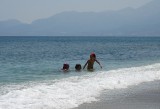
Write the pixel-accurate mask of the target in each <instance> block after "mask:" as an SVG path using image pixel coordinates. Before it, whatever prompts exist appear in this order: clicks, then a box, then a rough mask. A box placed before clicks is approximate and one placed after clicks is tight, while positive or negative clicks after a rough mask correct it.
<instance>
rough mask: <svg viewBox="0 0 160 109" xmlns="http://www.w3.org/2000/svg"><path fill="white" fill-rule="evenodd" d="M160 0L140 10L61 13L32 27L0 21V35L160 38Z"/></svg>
mask: <svg viewBox="0 0 160 109" xmlns="http://www.w3.org/2000/svg"><path fill="white" fill-rule="evenodd" d="M159 5H160V0H153V1H151V2H149V3H148V4H146V5H144V6H142V7H140V8H136V9H133V8H124V9H122V10H118V11H106V12H76V11H70V12H62V13H59V14H56V15H54V16H51V17H49V18H46V19H38V20H35V21H33V22H32V23H31V24H24V23H21V22H20V21H18V20H8V21H0V36H160V20H159V19H160V6H159Z"/></svg>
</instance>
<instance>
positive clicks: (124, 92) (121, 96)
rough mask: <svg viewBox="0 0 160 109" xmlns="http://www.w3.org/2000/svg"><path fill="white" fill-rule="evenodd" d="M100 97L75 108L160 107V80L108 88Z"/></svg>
mask: <svg viewBox="0 0 160 109" xmlns="http://www.w3.org/2000/svg"><path fill="white" fill-rule="evenodd" d="M98 99H99V101H97V102H92V103H86V104H82V105H80V106H79V107H77V108H74V109H160V81H154V82H146V83H142V84H139V85H136V86H130V87H128V88H126V89H115V90H106V91H104V92H103V94H102V95H101V96H100V97H99V98H98Z"/></svg>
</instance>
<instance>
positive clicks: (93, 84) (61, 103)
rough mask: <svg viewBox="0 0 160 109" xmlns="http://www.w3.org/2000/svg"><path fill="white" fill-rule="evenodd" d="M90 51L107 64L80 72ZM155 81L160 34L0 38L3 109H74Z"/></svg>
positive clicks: (159, 69)
mask: <svg viewBox="0 0 160 109" xmlns="http://www.w3.org/2000/svg"><path fill="white" fill-rule="evenodd" d="M91 52H95V54H96V56H97V60H98V61H99V62H100V63H101V64H102V66H103V68H102V69H101V68H100V67H99V65H98V64H97V63H95V65H94V68H95V71H94V72H87V70H86V69H85V70H82V71H81V72H76V71H75V68H74V67H75V65H76V64H81V65H82V66H83V65H84V64H85V62H86V61H87V60H88V59H89V55H90V53H91ZM64 63H68V64H69V65H70V71H69V72H63V71H61V68H62V67H63V64H64ZM154 80H160V37H100V36H97V37H69V36H68V37H47V36H46V37H38V36H37V37H0V109H70V108H74V107H77V106H79V105H80V104H83V103H89V102H92V101H97V100H98V99H97V97H99V96H100V94H101V93H102V92H103V91H105V90H114V89H119V88H127V87H128V86H132V85H137V84H140V83H142V82H149V81H154Z"/></svg>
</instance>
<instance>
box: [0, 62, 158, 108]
mask: <svg viewBox="0 0 160 109" xmlns="http://www.w3.org/2000/svg"><path fill="white" fill-rule="evenodd" d="M154 80H160V63H157V64H152V65H148V66H140V67H131V68H121V69H117V70H110V71H97V72H95V73H88V74H86V75H83V76H73V77H69V78H65V79H60V80H54V81H45V82H43V83H32V84H21V85H14V86H4V87H3V89H2V87H1V90H4V91H5V90H6V89H7V88H8V89H9V90H8V91H7V92H6V93H3V94H1V95H0V109H70V108H74V107H78V106H79V105H80V104H83V103H90V102H92V101H97V100H98V99H97V98H98V97H99V96H100V94H101V93H102V92H103V91H104V90H114V89H121V88H127V87H128V86H132V85H138V84H140V83H142V82H149V81H154ZM6 87H7V88H6ZM9 87H15V88H9Z"/></svg>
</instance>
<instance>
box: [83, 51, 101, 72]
mask: <svg viewBox="0 0 160 109" xmlns="http://www.w3.org/2000/svg"><path fill="white" fill-rule="evenodd" d="M95 61H96V62H97V63H98V64H99V65H100V67H101V68H102V66H101V64H100V62H98V61H97V59H96V55H95V54H94V53H91V55H90V59H89V60H88V61H87V62H86V64H85V65H84V67H83V69H85V67H86V65H87V64H88V66H87V70H88V71H93V70H94V69H93V65H94V62H95Z"/></svg>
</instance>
